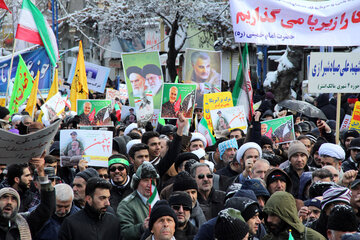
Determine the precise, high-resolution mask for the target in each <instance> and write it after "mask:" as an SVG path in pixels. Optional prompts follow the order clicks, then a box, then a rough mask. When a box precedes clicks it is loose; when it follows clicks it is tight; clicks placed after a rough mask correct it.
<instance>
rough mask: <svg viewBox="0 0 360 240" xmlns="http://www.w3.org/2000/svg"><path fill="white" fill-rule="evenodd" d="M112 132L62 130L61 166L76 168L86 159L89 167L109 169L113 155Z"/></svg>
mask: <svg viewBox="0 0 360 240" xmlns="http://www.w3.org/2000/svg"><path fill="white" fill-rule="evenodd" d="M112 135H113V133H112V132H111V131H102V130H77V129H71V130H61V131H60V165H61V166H74V165H77V164H78V163H79V161H80V160H81V159H85V160H86V161H87V162H88V165H89V166H98V167H107V166H108V157H110V155H111V154H112Z"/></svg>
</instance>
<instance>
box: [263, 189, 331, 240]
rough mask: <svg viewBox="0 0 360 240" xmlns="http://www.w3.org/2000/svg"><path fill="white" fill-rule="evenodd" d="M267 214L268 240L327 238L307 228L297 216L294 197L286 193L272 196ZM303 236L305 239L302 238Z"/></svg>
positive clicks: (266, 205)
mask: <svg viewBox="0 0 360 240" xmlns="http://www.w3.org/2000/svg"><path fill="white" fill-rule="evenodd" d="M264 212H265V214H266V218H265V224H266V225H267V227H268V231H269V232H268V234H267V235H266V236H265V237H264V238H263V239H265V240H267V239H291V238H290V237H289V235H290V233H291V235H292V237H293V238H294V239H319V240H323V239H324V240H325V237H323V236H321V234H320V233H318V232H316V231H314V230H313V229H310V228H306V227H305V226H304V225H303V224H302V223H301V221H300V219H299V218H298V215H297V209H296V204H295V199H294V197H293V196H292V195H291V194H290V193H288V192H285V191H279V192H276V193H274V194H272V195H271V196H270V198H269V200H268V201H267V202H266V204H265V207H264ZM302 235H303V237H302Z"/></svg>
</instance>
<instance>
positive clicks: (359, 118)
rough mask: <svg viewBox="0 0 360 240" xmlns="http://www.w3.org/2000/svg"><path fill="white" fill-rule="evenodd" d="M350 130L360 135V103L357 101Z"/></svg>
mask: <svg viewBox="0 0 360 240" xmlns="http://www.w3.org/2000/svg"><path fill="white" fill-rule="evenodd" d="M349 130H356V131H358V132H359V133H360V102H359V101H357V102H356V103H355V106H354V110H353V114H352V117H351V121H350V126H349Z"/></svg>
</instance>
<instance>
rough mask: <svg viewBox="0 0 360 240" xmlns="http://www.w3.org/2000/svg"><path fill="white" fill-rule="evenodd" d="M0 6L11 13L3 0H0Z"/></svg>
mask: <svg viewBox="0 0 360 240" xmlns="http://www.w3.org/2000/svg"><path fill="white" fill-rule="evenodd" d="M0 8H2V9H5V10H8V11H9V12H10V13H11V11H10V10H9V8H8V7H7V6H6V3H5V2H4V0H0Z"/></svg>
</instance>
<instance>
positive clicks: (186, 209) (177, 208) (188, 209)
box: [171, 205, 191, 211]
mask: <svg viewBox="0 0 360 240" xmlns="http://www.w3.org/2000/svg"><path fill="white" fill-rule="evenodd" d="M181 206H182V207H183V209H184V211H190V210H191V208H190V207H186V206H184V205H172V206H171V207H172V208H173V209H174V210H175V211H179V210H180V207H181Z"/></svg>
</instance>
